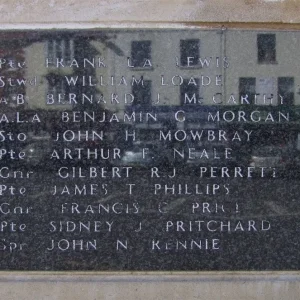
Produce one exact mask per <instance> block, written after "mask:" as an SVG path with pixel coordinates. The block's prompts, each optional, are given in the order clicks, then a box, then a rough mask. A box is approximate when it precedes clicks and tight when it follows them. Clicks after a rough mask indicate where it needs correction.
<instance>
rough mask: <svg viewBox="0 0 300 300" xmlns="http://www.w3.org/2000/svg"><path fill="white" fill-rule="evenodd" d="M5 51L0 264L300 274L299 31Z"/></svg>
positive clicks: (37, 45) (167, 33)
mask: <svg viewBox="0 0 300 300" xmlns="http://www.w3.org/2000/svg"><path fill="white" fill-rule="evenodd" d="M0 41H1V43H0V108H1V110H0V126H1V130H0V257H1V259H0V269H1V270H111V271H119V270H120V271H121V270H124V271H125V270H153V271H157V270H166V271H168V270H185V271H188V270H191V271H197V270H224V271H225V270H298V269H299V268H300V262H299V255H298V248H299V245H300V232H299V228H300V219H299V214H300V209H299V203H298V202H299V196H300V189H299V170H300V169H299V168H300V139H299V137H300V135H299V133H300V124H299V116H300V115H299V104H300V90H299V86H300V77H299V67H300V60H299V55H298V54H297V53H298V49H299V46H300V32H297V31H291V32H288V31H285V32H281V31H276V32H275V31H251V30H227V29H226V28H224V27H223V28H220V29H217V30H196V29H194V30H183V29H182V30H81V31H75V30H72V31H67V30H65V31H56V30H51V31H50V30H49V31H2V32H0ZM287 45H288V47H287Z"/></svg>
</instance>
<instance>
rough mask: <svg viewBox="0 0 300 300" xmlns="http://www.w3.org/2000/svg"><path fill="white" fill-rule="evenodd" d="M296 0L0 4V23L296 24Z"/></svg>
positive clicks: (52, 0)
mask: <svg viewBox="0 0 300 300" xmlns="http://www.w3.org/2000/svg"><path fill="white" fill-rule="evenodd" d="M299 8H300V2H299V1H298V0H222V1H220V0H172V1H171V0H152V1H148V0H130V1H123V0H111V1H108V0H101V1H97V0H90V1H87V2H84V1H76V0H66V1H63V2H62V1H58V0H49V1H43V0H31V1H26V0H20V1H16V0H14V1H3V0H2V1H1V4H0V15H1V23H32V22H38V23H52V22H55V23H56V24H57V23H61V22H63V23H65V22H76V23H77V24H78V22H85V23H86V22H88V23H99V22H131V21H134V22H139V21H142V22H157V21H159V22H228V21H229V22H279V23H281V22H284V23H297V22H299V21H300V15H299V13H298V12H299Z"/></svg>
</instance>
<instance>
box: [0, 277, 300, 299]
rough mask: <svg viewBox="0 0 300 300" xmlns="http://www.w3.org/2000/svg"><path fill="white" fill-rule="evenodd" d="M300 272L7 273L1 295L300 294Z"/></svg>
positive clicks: (280, 296)
mask: <svg viewBox="0 0 300 300" xmlns="http://www.w3.org/2000/svg"><path fill="white" fill-rule="evenodd" d="M299 279H300V278H299V276H297V275H294V276H293V275H284V274H282V273H278V274H273V273H264V274H262V275H254V274H252V273H250V274H248V275H246V274H245V273H240V274H235V275H234V274H227V275H224V274H223V275H220V274H207V273H206V274H201V275H187V274H184V273H183V274H182V275H177V276H174V275H173V276H170V275H168V276H162V275H142V274H140V275H135V276H133V275H129V274H125V275H122V276H120V275H109V274H106V275H88V274H87V275H80V274H77V275H70V274H67V275H43V274H41V275H31V276H28V275H27V276H25V275H23V274H19V273H18V274H12V275H6V274H4V275H3V274H2V275H1V280H0V288H1V298H2V297H3V298H2V299H9V300H17V299H18V300H27V299H42V300H59V299H64V300H71V299H72V300H73V299H74V300H77V299H78V300H79V299H93V300H121V299H122V300H123V299H130V300H133V299H136V300H140V299H143V300H144V299H147V300H148V299H149V300H150V299H151V300H158V299H166V300H169V299H170V300H181V299H188V300H190V299H200V300H202V299H210V300H220V299H230V300H240V299H243V300H252V299H265V300H282V299H295V300H296V299H299V296H298V295H299V292H300V289H299V283H298V280H299Z"/></svg>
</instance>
